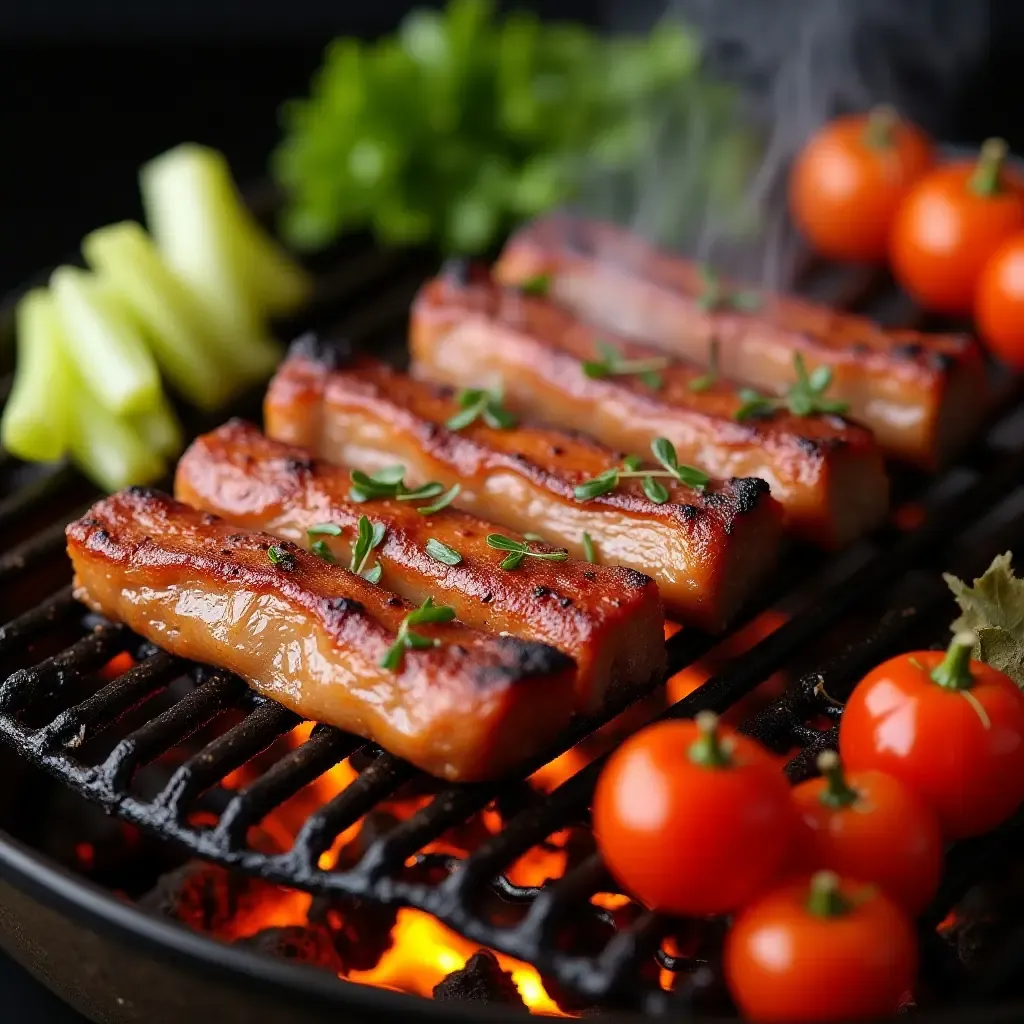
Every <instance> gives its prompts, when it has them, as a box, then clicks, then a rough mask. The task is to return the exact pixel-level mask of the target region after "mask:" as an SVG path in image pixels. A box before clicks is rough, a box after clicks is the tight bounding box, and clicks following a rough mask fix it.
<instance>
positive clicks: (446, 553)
mask: <svg viewBox="0 0 1024 1024" xmlns="http://www.w3.org/2000/svg"><path fill="white" fill-rule="evenodd" d="M423 549H424V550H425V551H426V553H427V554H428V555H430V557H431V558H434V559H437V561H439V562H444V564H445V565H458V564H459V562H461V561H462V555H460V554H459V553H458V551H456V550H455V548H450V547H448V545H447V544H442V543H441V541H439V540H435V539H434V538H433V537H431V538H430V539H429V540H428V541H427V543H426V544H424V545H423Z"/></svg>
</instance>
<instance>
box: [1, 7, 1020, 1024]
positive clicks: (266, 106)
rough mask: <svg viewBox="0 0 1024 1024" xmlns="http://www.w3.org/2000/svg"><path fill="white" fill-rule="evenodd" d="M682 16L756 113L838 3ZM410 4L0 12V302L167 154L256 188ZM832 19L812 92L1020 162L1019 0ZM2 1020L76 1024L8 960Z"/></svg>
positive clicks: (578, 13)
mask: <svg viewBox="0 0 1024 1024" xmlns="http://www.w3.org/2000/svg"><path fill="white" fill-rule="evenodd" d="M677 2H678V3H679V4H681V5H682V6H684V7H687V8H688V9H690V8H692V13H693V14H694V16H695V17H697V18H703V19H704V20H705V21H706V22H707V24H708V26H709V33H710V35H711V39H710V42H711V52H712V56H713V59H714V60H715V61H716V62H717V63H718V65H719V66H721V67H722V68H724V69H726V70H728V71H729V72H730V73H736V74H739V75H740V76H741V77H744V80H745V81H746V82H747V85H748V87H749V88H750V90H751V92H752V93H755V94H757V95H758V96H760V97H761V98H762V99H764V97H766V96H771V95H772V90H771V88H770V85H771V82H772V81H773V79H774V76H775V74H776V73H777V72H778V70H779V69H780V68H781V67H782V66H783V65H784V63H785V61H786V60H787V59H788V57H789V56H790V55H791V53H792V50H793V48H794V47H795V46H797V45H798V40H799V39H800V38H801V37H800V29H801V26H802V25H804V24H805V23H806V22H805V18H806V17H807V16H808V12H809V10H810V5H814V7H815V10H816V12H817V13H820V11H821V9H822V8H823V7H826V6H827V4H828V3H829V2H830V0H746V2H745V0H711V5H710V6H709V4H708V3H701V2H700V0H677ZM408 6H409V4H408V3H405V2H400V0H372V2H370V3H367V4H364V3H357V2H355V0H175V2H174V3H168V2H166V0H148V2H147V0H142V2H139V0H88V2H85V3H83V2H81V0H2V2H0V289H2V290H6V289H8V288H10V287H13V286H14V285H16V284H17V283H18V282H20V281H23V280H24V279H25V278H26V277H28V276H30V275H32V274H33V273H35V272H38V270H40V269H41V268H44V267H46V266H47V265H52V264H53V263H54V262H56V261H59V260H61V259H64V258H66V257H67V256H69V255H70V254H71V253H72V252H73V251H74V250H75V248H76V245H77V242H78V240H79V239H80V238H81V236H82V235H83V234H84V233H85V232H86V231H88V230H89V229H91V228H94V227H97V226H99V225H100V224H103V223H105V222H109V221H112V220H116V219H119V218H123V217H126V216H135V215H137V212H138V211H137V199H136V192H135V174H136V170H137V168H138V166H139V164H140V163H142V162H143V161H144V160H146V159H147V158H149V157H151V156H153V155H155V154H156V153H159V152H161V151H162V150H164V149H167V148H169V147H170V146H172V145H174V144H175V143H178V142H181V141H183V140H186V139H191V140H195V141H199V142H203V143H208V144H211V145H214V146H216V147H218V148H220V149H222V150H224V151H225V152H226V153H227V154H228V156H229V158H230V160H231V163H232V166H233V167H234V169H235V172H236V174H237V175H238V177H239V178H240V179H242V180H246V179H251V178H254V177H256V176H259V175H260V174H261V173H263V169H264V167H265V161H266V157H267V154H268V153H269V151H270V149H271V148H272V146H273V145H274V142H275V141H276V138H277V122H276V113H275V112H276V108H277V106H278V104H279V103H280V101H281V100H282V99H285V98H287V97H289V96H294V95H300V94H302V93H303V92H304V90H305V87H306V83H307V82H308V80H309V76H310V74H311V73H312V71H313V70H314V68H315V67H316V65H317V63H318V60H319V57H320V54H321V52H322V49H323V46H324V45H325V43H326V42H327V41H328V40H329V39H330V38H331V36H332V35H335V34H338V33H342V32H356V33H359V34H362V35H366V36H372V35H375V34H378V33H380V32H382V31H386V30H389V29H391V28H393V27H394V25H395V23H396V22H397V20H398V19H399V17H400V16H401V14H402V13H403V11H404V10H405V9H406V8H407V7H408ZM504 6H509V5H508V4H505V5H504ZM519 6H532V7H533V8H534V9H537V10H542V11H543V13H544V14H545V15H546V16H548V17H576V18H581V19H585V20H587V21H589V22H591V23H595V24H604V25H607V24H610V23H614V24H615V25H616V26H620V27H621V26H624V25H635V24H638V23H643V22H644V21H645V20H648V19H649V18H650V17H652V16H653V14H655V13H656V12H657V10H658V8H659V7H660V6H661V3H660V2H659V0H590V2H587V0H542V2H540V0H538V2H536V3H533V4H520V5H519ZM752 7H753V8H757V9H758V10H757V12H756V13H755V14H751V9H752ZM840 7H841V10H842V20H841V21H839V22H837V23H836V25H835V31H834V32H833V33H832V35H831V36H830V37H827V38H826V40H825V42H824V44H823V45H824V50H825V53H824V58H825V59H824V64H825V65H827V66H828V69H829V70H828V74H827V75H826V77H828V80H827V81H825V80H823V81H821V82H815V81H813V80H812V81H811V84H810V88H811V89H812V90H818V89H820V90H822V91H823V94H824V92H827V91H828V90H833V91H834V92H835V94H836V97H837V102H838V103H840V104H841V103H842V101H843V100H842V97H843V95H845V97H846V100H847V102H849V101H850V96H851V95H856V96H858V97H859V95H860V93H857V92H856V90H853V89H852V87H851V89H846V88H845V84H844V82H843V81H842V80H837V79H836V77H835V76H836V75H837V74H838V75H840V78H841V76H842V75H843V74H848V71H843V70H842V68H843V67H844V66H845V65H844V62H843V60H840V59H838V55H839V54H841V53H842V54H845V55H846V56H848V57H849V56H850V55H853V56H852V58H851V59H852V60H853V63H855V64H857V65H858V66H860V67H862V68H868V69H869V70H870V72H871V73H870V74H867V75H866V80H868V81H867V88H868V91H869V92H871V93H872V94H873V93H875V92H879V93H891V92H893V91H895V92H896V93H897V94H898V95H899V97H900V99H901V100H903V99H904V98H905V102H906V105H907V106H909V107H910V111H909V112H910V113H912V114H913V116H915V117H918V118H920V119H921V120H922V121H924V122H925V123H926V124H927V126H928V127H929V128H931V129H932V130H933V131H935V132H937V133H939V134H940V135H941V136H942V137H944V138H946V139H949V140H951V141H959V142H967V143H974V142H977V141H980V140H981V139H982V138H984V137H985V136H987V135H989V134H994V133H998V134H1002V135H1004V136H1005V137H1006V138H1007V139H1008V140H1009V142H1010V143H1011V146H1013V147H1014V148H1015V149H1016V150H1017V151H1018V152H1024V102H1022V96H1024V89H1022V85H1021V82H1022V81H1024V73H1022V72H1024V3H1022V2H1021V0H994V2H988V0H878V2H876V0H839V5H838V6H837V8H836V9H837V10H838V9H840ZM709 12H710V13H709ZM830 47H831V48H833V49H834V50H835V52H836V54H837V59H836V60H834V61H833V60H832V59H831V57H832V54H831V52H830V50H829V48H830ZM836 69H839V70H838V71H837V70H836ZM823 74H825V72H823ZM829 76H831V77H829ZM858 85H859V86H863V85H864V82H859V83H858ZM829 97H830V98H829V104H827V105H830V104H831V93H830V94H829ZM878 98H883V97H881V96H879V97H878ZM884 98H892V97H891V96H889V95H886V96H884ZM784 113H785V112H784V111H783V115H784ZM0 1007H2V1009H0V1017H2V1018H3V1019H4V1020H5V1021H6V1020H11V1021H14V1022H17V1024H37V1022H46V1024H65V1022H70V1021H77V1018H75V1017H74V1016H73V1015H70V1014H67V1013H65V1011H63V1010H62V1009H60V1008H59V1007H58V1006H57V1004H56V1003H55V1002H54V1001H53V1000H51V999H50V998H49V997H48V995H47V994H46V993H44V992H43V991H42V990H41V989H39V988H38V987H37V986H35V985H34V984H33V983H32V982H31V981H30V980H29V979H27V978H26V977H25V976H24V975H23V974H21V972H20V971H18V970H17V969H16V968H15V967H14V966H13V965H11V964H10V963H8V962H7V961H5V960H4V959H3V958H2V957H0Z"/></svg>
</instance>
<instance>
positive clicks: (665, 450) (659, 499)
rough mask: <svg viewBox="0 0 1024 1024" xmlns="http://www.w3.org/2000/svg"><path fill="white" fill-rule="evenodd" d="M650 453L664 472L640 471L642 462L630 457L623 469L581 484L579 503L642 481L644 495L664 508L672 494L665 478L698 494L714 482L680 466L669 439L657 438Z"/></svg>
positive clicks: (701, 472) (612, 469)
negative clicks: (632, 480) (623, 484)
mask: <svg viewBox="0 0 1024 1024" xmlns="http://www.w3.org/2000/svg"><path fill="white" fill-rule="evenodd" d="M651 452H652V454H653V455H654V457H655V458H656V459H657V460H658V462H660V463H661V465H662V466H663V467H664V469H661V470H656V469H640V465H641V464H642V460H641V459H640V458H639V457H637V456H635V455H634V456H630V457H629V458H627V459H625V460H624V461H623V463H622V465H621V466H613V467H612V468H611V469H606V470H605V471H604V472H603V473H601V474H600V475H598V476H596V477H594V478H593V479H592V480H585V481H584V482H583V483H581V484H579V486H577V487H576V488H575V489H574V491H573V493H574V494H575V497H576V500H577V501H589V500H590V499H591V498H597V497H600V496H601V495H602V494H609V493H611V492H612V491H614V490H615V488H616V487H618V486H619V484H620V482H621V481H623V480H627V479H630V478H636V477H639V478H640V479H642V480H643V489H644V494H646V495H647V497H648V498H650V500H651V501H653V502H654V503H655V504H656V505H664V504H665V502H667V501H668V499H669V492H668V489H667V488H666V487H665V485H664V484H663V483H661V480H662V479H664V478H666V477H667V478H669V479H672V480H677V481H678V482H679V483H681V484H685V485H686V486H687V487H693V488H694V489H695V490H702V489H703V488H705V487H707V485H708V484H709V483H710V482H711V478H710V477H709V476H708V475H707V473H705V472H703V471H702V470H700V469H697V467H696V466H687V465H681V464H680V462H679V459H678V457H677V455H676V449H675V446H674V445H673V444H672V442H671V441H669V440H668V438H666V437H656V438H655V439H654V440H653V441H652V442H651Z"/></svg>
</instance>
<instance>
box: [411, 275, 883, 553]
mask: <svg viewBox="0 0 1024 1024" xmlns="http://www.w3.org/2000/svg"><path fill="white" fill-rule="evenodd" d="M603 346H608V347H610V348H611V349H614V350H615V351H616V352H618V353H619V355H620V356H621V357H622V359H624V360H628V361H630V362H634V363H637V364H638V365H639V364H641V363H647V364H648V365H655V363H654V362H652V361H651V360H652V359H653V358H654V357H661V362H662V363H666V362H667V365H664V366H663V367H660V368H659V369H658V371H657V387H655V388H652V387H651V385H650V384H649V383H648V382H646V381H645V379H644V378H643V376H637V375H632V376H628V375H624V376H607V377H601V378H597V379H595V378H594V377H593V376H590V375H588V374H587V373H586V372H585V365H584V364H585V363H586V362H587V361H600V360H601V358H602V348H603ZM410 347H411V351H412V356H413V372H414V373H415V374H416V375H418V376H422V377H425V378H430V379H432V380H437V381H440V382H442V383H445V384H452V385H456V386H459V387H482V388H500V389H501V391H502V393H503V395H504V402H505V404H506V405H507V406H508V407H509V408H510V409H513V410H515V411H520V412H525V413H529V414H531V415H533V416H536V417H537V418H538V419H540V420H543V421H544V422H546V423H550V424H552V425H553V426H556V427H566V428H570V427H572V426H574V425H576V424H580V423H586V424H587V430H588V431H589V432H590V433H592V434H593V435H594V436H595V437H596V438H598V440H600V441H603V442H604V443H605V444H608V445H610V446H611V447H614V448H618V449H623V450H627V451H646V450H647V449H648V448H649V446H650V444H651V442H652V441H653V440H654V439H655V438H656V437H667V438H668V439H669V440H670V441H671V442H672V443H673V444H674V445H675V448H676V451H677V453H678V455H679V458H680V459H681V461H683V462H688V463H692V464H693V465H695V466H698V467H700V468H701V469H703V470H704V471H705V472H707V473H709V474H710V475H711V476H714V477H718V478H720V479H728V478H729V477H744V476H752V477H761V478H762V479H764V480H767V481H768V483H769V485H770V486H771V493H772V497H773V498H776V499H778V501H779V502H781V504H782V507H783V510H784V513H785V520H786V527H787V529H788V530H790V531H791V532H793V533H795V534H797V535H798V536H800V537H802V538H804V539H807V540H809V541H811V542H812V543H815V544H818V545H820V546H822V547H825V548H838V547H841V546H843V545H844V544H848V543H849V542H851V541H853V540H855V539H856V538H857V537H859V536H861V535H862V534H863V533H865V532H866V531H868V530H870V529H871V528H872V527H874V526H877V525H878V524H879V523H880V522H881V521H882V520H883V519H884V518H885V515H886V510H887V507H888V497H889V485H888V478H887V476H886V473H885V465H884V461H883V458H882V453H881V451H880V450H879V448H878V446H877V445H876V444H875V442H874V439H873V437H872V436H871V432H870V431H869V430H867V429H865V428H864V427H861V426H857V425H855V424H853V423H850V422H848V421H846V420H844V419H842V418H840V417H837V416H831V415H825V416H807V417H800V416H793V415H791V414H790V413H789V412H787V411H784V410H779V411H776V412H774V413H772V414H770V415H768V416H766V417H756V418H751V419H748V420H745V421H743V422H737V421H736V418H735V416H736V412H737V410H738V409H740V407H741V406H742V405H743V404H744V402H743V398H742V397H741V396H740V394H739V391H740V390H741V386H740V385H737V384H734V383H732V382H730V381H728V380H726V379H724V378H721V377H716V378H715V379H713V380H709V381H704V382H702V384H699V385H698V387H697V389H694V388H692V387H691V385H692V384H693V382H694V381H697V380H699V378H701V377H702V376H705V373H704V371H703V370H701V369H699V368H697V367H695V366H693V364H688V363H685V362H683V361H681V360H678V359H672V360H666V359H665V358H664V353H663V352H659V351H658V350H657V349H654V348H651V347H650V346H645V345H642V344H639V343H637V342H635V341H632V340H630V339H627V338H624V337H621V336H618V335H612V334H610V333H609V332H607V331H599V330H597V329H595V328H594V327H592V326H591V325H589V324H586V323H584V322H583V321H581V320H579V319H578V318H577V317H575V316H574V315H573V314H572V313H570V312H568V311H567V310H565V309H563V308H562V307H559V306H556V305H554V304H553V303H551V302H549V301H547V300H546V299H544V298H538V297H535V296H531V295H528V294H524V293H522V292H520V291H518V290H516V289H509V288H502V287H501V286H499V285H496V284H495V283H494V282H492V281H491V280H489V279H488V278H487V277H486V275H479V274H477V275H474V276H473V277H472V278H460V277H458V276H456V275H453V274H448V275H444V276H441V277H438V278H436V279H434V280H433V281H430V282H429V283H428V284H427V285H426V286H425V287H424V288H423V289H422V290H421V292H420V294H419V296H418V297H417V299H416V302H415V303H414V305H413V310H412V319H411V324H410Z"/></svg>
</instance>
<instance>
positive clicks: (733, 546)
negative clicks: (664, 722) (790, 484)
mask: <svg viewBox="0 0 1024 1024" xmlns="http://www.w3.org/2000/svg"><path fill="white" fill-rule="evenodd" d="M325 358H327V359H330V356H329V355H327V356H325ZM457 410H458V404H457V402H456V401H455V398H454V396H453V394H452V391H451V389H448V388H444V387H440V386H435V385H431V384H428V383H426V382H423V381H417V380H414V379H412V378H411V377H409V376H407V375H405V374H402V373H399V372H398V371H396V370H392V369H391V368H389V367H386V366H384V365H383V364H380V363H376V362H374V361H372V360H368V359H365V358H355V357H353V358H351V359H349V360H348V361H346V362H344V364H342V363H339V362H337V361H335V362H334V364H333V365H328V364H325V362H324V361H323V360H322V359H319V358H316V357H314V356H312V355H310V354H308V353H303V352H295V351H293V354H292V355H291V356H290V357H289V358H288V359H287V360H286V361H285V363H284V364H283V365H282V366H281V368H280V369H279V370H278V373H277V375H276V377H275V378H274V380H273V381H272V382H271V385H270V388H269V390H268V392H267V397H266V401H265V404H264V419H265V422H266V428H267V433H268V434H269V435H270V436H271V437H274V438H276V439H278V440H281V441H286V442H288V443H290V444H297V445H300V446H302V447H306V448H309V449H310V450H312V451H314V452H315V453H316V454H318V455H319V456H320V457H322V458H326V459H329V460H330V461H332V462H337V463H339V464H342V465H347V466H354V467H356V468H359V469H362V470H365V471H371V472H372V471H376V470H378V469H380V468H382V467H384V466H386V465H392V464H394V463H401V464H402V465H404V466H405V468H406V473H407V481H406V482H407V483H409V484H410V485H418V484H421V483H424V482H427V481H439V482H440V483H442V484H443V485H444V486H445V487H450V486H452V485H454V484H456V483H457V484H459V485H460V487H461V488H462V490H461V493H460V494H459V497H458V499H457V503H458V504H459V505H460V506H461V507H462V508H463V509H465V510H466V511H469V512H472V513H474V514H476V515H478V516H480V517H481V518H482V519H486V520H489V521H491V522H495V523H500V524H502V525H503V526H505V527H508V528H510V529H512V530H516V531H517V532H519V533H521V534H522V533H529V532H535V533H538V534H540V535H541V536H542V537H544V538H546V539H547V540H548V541H549V542H551V543H552V544H556V545H558V546H560V547H564V548H566V549H568V551H569V553H570V554H571V555H572V556H574V557H576V558H580V557H582V556H583V553H584V547H583V533H584V532H586V533H588V534H589V535H590V537H591V538H592V540H593V543H594V546H595V548H596V551H597V555H598V560H599V561H600V562H601V563H602V564H615V565H622V566H625V567H627V568H631V569H636V570H637V571H639V572H643V573H646V574H648V575H650V576H653V577H654V579H655V580H656V581H657V583H658V587H659V589H660V591H661V596H662V600H663V601H664V603H665V607H666V610H667V612H668V613H669V614H670V615H672V616H675V617H678V618H679V619H680V621H682V622H684V623H686V624H692V625H697V626H701V627H702V628H706V629H719V628H721V627H722V626H723V625H724V624H725V623H726V622H727V621H728V619H729V618H730V617H731V616H732V615H733V614H734V613H735V611H736V610H737V609H738V608H739V606H740V605H742V603H743V602H744V601H745V600H746V599H747V598H748V597H749V596H750V595H751V594H752V593H753V592H754V591H755V590H756V588H757V586H758V585H759V583H760V582H761V581H762V580H764V579H765V577H766V576H767V574H768V573H769V572H770V570H771V568H772V567H773V565H774V564H775V561H776V558H777V554H778V546H779V539H780V533H781V511H780V508H779V505H778V503H777V502H775V501H774V500H773V499H772V498H771V497H770V495H769V494H768V487H767V484H765V483H764V482H763V481H761V480H754V479H741V480H734V481H730V482H728V483H724V484H718V485H713V486H712V487H710V488H709V489H708V490H707V492H705V493H701V492H698V491H695V490H693V489H692V488H688V487H684V486H682V485H680V484H675V485H674V486H673V487H672V488H671V489H670V501H669V502H668V503H667V504H664V505H658V504H655V503H654V502H652V501H650V500H649V499H648V498H647V497H645V496H644V493H643V490H642V488H641V482H640V480H635V479H631V480H625V481H622V482H621V483H620V485H619V487H618V488H617V489H616V490H615V491H614V492H613V493H610V494H606V495H603V496H602V497H599V498H594V499H592V500H590V501H582V502H581V501H577V500H576V499H575V498H574V496H573V488H574V486H575V485H577V484H579V483H581V482H583V481H584V480H587V479H590V478H593V477H595V476H597V475H599V474H600V473H601V472H603V471H605V470H607V469H609V468H611V467H613V466H616V465H618V464H619V463H620V462H621V459H622V454H621V453H617V452H614V451H612V450H611V449H609V448H606V447H604V446H602V445H600V444H598V443H597V442H594V441H591V440H589V439H588V438H586V437H585V436H583V435H580V434H573V433H568V432H565V431H556V430H551V429H548V428H541V427H531V426H529V425H523V424H520V425H519V426H518V427H516V428H515V429H511V430H500V429H494V428H491V427H488V426H486V425H485V424H483V423H482V422H480V421H477V422H476V423H474V424H472V425H471V426H469V427H466V428H465V429H463V430H460V431H458V432H454V431H451V430H448V429H446V428H445V426H444V423H445V421H446V420H448V419H449V418H450V417H451V416H452V415H453V414H454V413H455V412H456V411H457Z"/></svg>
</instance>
